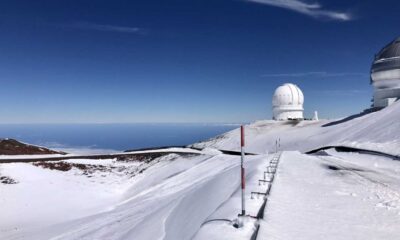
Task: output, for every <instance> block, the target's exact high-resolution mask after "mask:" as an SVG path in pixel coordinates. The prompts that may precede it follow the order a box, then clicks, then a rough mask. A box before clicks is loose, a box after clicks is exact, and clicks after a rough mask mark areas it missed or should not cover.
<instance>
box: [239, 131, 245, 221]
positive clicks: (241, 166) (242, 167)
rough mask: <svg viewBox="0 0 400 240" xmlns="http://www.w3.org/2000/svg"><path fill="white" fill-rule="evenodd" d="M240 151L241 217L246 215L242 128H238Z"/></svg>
mask: <svg viewBox="0 0 400 240" xmlns="http://www.w3.org/2000/svg"><path fill="white" fill-rule="evenodd" d="M240 151H241V160H240V176H241V182H242V214H241V215H242V216H245V215H246V207H245V198H244V195H245V187H246V181H245V172H244V164H243V162H244V126H243V125H242V126H240Z"/></svg>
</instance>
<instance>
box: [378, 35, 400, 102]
mask: <svg viewBox="0 0 400 240" xmlns="http://www.w3.org/2000/svg"><path fill="white" fill-rule="evenodd" d="M371 84H372V85H373V87H374V107H378V108H382V107H386V106H388V105H390V104H392V103H393V102H394V101H396V100H398V99H399V98H400V37H399V38H397V39H396V40H394V41H392V42H391V43H389V44H388V45H386V46H385V47H384V48H383V49H382V50H381V51H380V52H379V53H378V54H376V55H375V59H374V62H373V64H372V67H371Z"/></svg>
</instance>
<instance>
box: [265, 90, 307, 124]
mask: <svg viewBox="0 0 400 240" xmlns="http://www.w3.org/2000/svg"><path fill="white" fill-rule="evenodd" d="M303 103H304V95H303V92H302V91H301V90H300V88H299V87H297V86H296V85H294V84H291V83H285V84H283V85H282V86H280V87H278V88H277V89H276V90H275V93H274V96H273V98H272V111H273V118H274V120H291V119H303V110H304V109H303Z"/></svg>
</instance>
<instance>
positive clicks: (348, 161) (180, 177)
mask: <svg viewBox="0 0 400 240" xmlns="http://www.w3.org/2000/svg"><path fill="white" fill-rule="evenodd" d="M399 119H400V102H397V103H395V104H393V105H392V106H390V107H388V108H386V109H383V110H381V111H378V112H374V113H370V114H366V115H364V116H359V117H356V118H351V119H350V118H349V119H344V120H341V121H336V122H334V121H303V122H299V123H296V124H294V123H291V122H275V121H258V122H256V123H253V124H250V125H248V126H247V127H246V150H247V151H248V152H254V153H260V154H259V155H252V156H250V155H249V156H246V161H245V166H246V182H247V189H246V194H245V199H246V203H247V213H248V214H249V215H250V216H252V217H250V216H249V217H247V218H246V219H244V222H245V224H244V227H242V228H235V227H234V226H233V224H232V223H233V222H232V220H235V219H236V218H237V214H238V213H239V212H240V202H241V201H240V196H241V191H240V177H239V176H240V156H237V155H228V154H223V153H222V152H220V151H219V150H217V149H223V150H239V148H240V144H239V141H240V138H239V131H238V130H234V131H231V132H228V133H226V134H223V135H221V136H218V137H216V138H214V139H210V140H208V141H206V142H202V143H196V144H194V146H195V147H199V148H204V149H203V150H202V151H198V150H193V149H188V148H180V149H163V150H152V151H154V152H157V151H161V152H163V154H162V156H161V155H157V154H156V155H157V157H154V158H151V159H147V158H146V159H142V160H138V159H134V158H129V157H127V158H122V159H119V160H117V159H116V158H115V159H114V158H113V157H110V158H111V159H107V160H88V159H77V160H71V159H70V160H62V161H57V162H51V161H50V162H33V163H22V162H19V163H5V162H4V161H3V163H1V162H0V239H34V240H35V239H116V240H125V239H139V240H140V239H146V240H147V239H168V240H169V239H173V240H175V239H183V240H185V239H196V240H205V239H207V240H209V239H249V238H250V236H251V235H252V234H253V233H254V232H255V231H254V230H255V229H256V228H257V226H258V225H257V222H261V224H260V225H259V226H260V231H259V235H258V239H261V240H262V239H287V240H290V239H367V238H368V239H383V238H384V239H390V240H391V239H393V240H394V239H400V231H399V230H398V226H399V224H400V221H399V216H400V215H399V214H400V185H399V184H398V183H399V181H400V179H399V177H398V175H399V173H400V161H393V160H392V159H390V158H385V157H382V156H371V155H364V154H354V153H340V152H336V151H334V150H332V149H331V150H326V151H325V152H324V153H325V154H326V155H327V156H310V155H306V154H302V153H300V151H301V152H306V151H309V150H312V149H316V148H320V147H324V146H332V145H334V146H351V147H357V148H363V149H370V150H376V151H381V152H384V153H389V154H392V155H399V154H400V134H399V131H398V130H399V129H400V121H399ZM277 139H280V150H294V151H293V152H287V151H284V152H283V154H282V161H281V163H280V165H279V167H278V171H277V175H276V181H275V183H273V188H272V192H271V195H270V197H269V199H268V201H267V203H268V205H267V207H266V209H265V212H264V215H265V216H266V217H265V221H264V220H260V221H257V220H256V219H255V218H254V216H256V215H257V213H259V212H260V211H261V212H263V211H262V208H261V206H262V205H263V203H264V199H263V197H261V198H251V197H250V196H251V194H250V192H251V191H256V192H259V193H265V192H266V191H267V190H266V189H271V188H269V185H268V184H267V185H268V188H266V186H265V185H263V184H260V183H261V182H260V181H259V180H260V179H264V180H265V178H266V177H265V176H266V175H265V172H264V171H265V170H266V169H267V168H266V167H267V166H268V164H270V160H271V159H272V158H273V157H272V155H267V154H265V153H268V152H273V151H275V143H276V141H277ZM156 155H154V156H156ZM278 155H279V154H278ZM110 156H117V155H110ZM257 196H258V195H257ZM261 196H262V194H261ZM260 209H261V210H260Z"/></svg>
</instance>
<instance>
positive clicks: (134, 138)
mask: <svg viewBox="0 0 400 240" xmlns="http://www.w3.org/2000/svg"><path fill="white" fill-rule="evenodd" d="M238 126H240V124H235V123H110V124H86V123H85V124H0V138H13V139H16V140H18V141H21V142H25V143H28V144H33V145H39V146H43V147H47V148H51V149H56V150H61V151H65V152H68V153H104V152H113V151H124V150H130V149H140V148H152V147H164V146H183V145H188V144H192V143H195V142H199V141H202V140H206V139H209V138H212V137H215V136H217V135H219V134H222V133H224V132H227V131H230V130H232V129H234V128H237V127H238Z"/></svg>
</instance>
